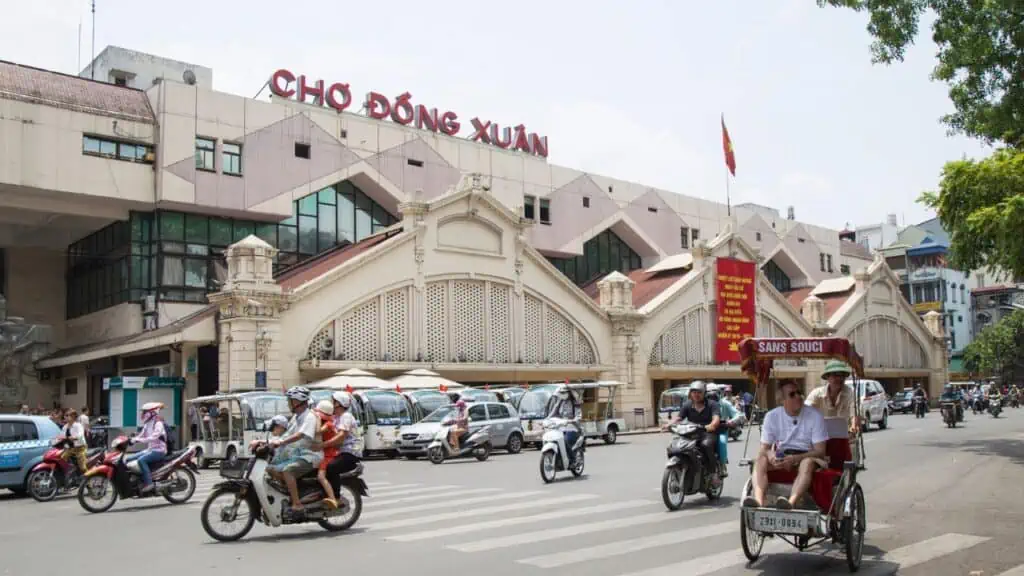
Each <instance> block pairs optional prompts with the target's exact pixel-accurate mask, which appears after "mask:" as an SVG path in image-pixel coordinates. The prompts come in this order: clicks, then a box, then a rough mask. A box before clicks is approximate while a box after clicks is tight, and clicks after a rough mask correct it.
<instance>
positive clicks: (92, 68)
mask: <svg viewBox="0 0 1024 576" xmlns="http://www.w3.org/2000/svg"><path fill="white" fill-rule="evenodd" d="M89 78H90V79H91V80H95V79H96V0H92V62H90V64H89Z"/></svg>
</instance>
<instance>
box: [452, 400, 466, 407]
mask: <svg viewBox="0 0 1024 576" xmlns="http://www.w3.org/2000/svg"><path fill="white" fill-rule="evenodd" d="M455 407H456V408H465V407H466V401H465V400H463V399H462V398H459V401H458V402H456V403H455Z"/></svg>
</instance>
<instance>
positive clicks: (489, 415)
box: [398, 402, 523, 460]
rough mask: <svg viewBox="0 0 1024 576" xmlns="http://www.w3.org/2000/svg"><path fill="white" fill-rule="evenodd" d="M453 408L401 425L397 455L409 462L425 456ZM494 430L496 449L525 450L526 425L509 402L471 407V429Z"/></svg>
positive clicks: (475, 404) (473, 404) (440, 410)
mask: <svg viewBox="0 0 1024 576" xmlns="http://www.w3.org/2000/svg"><path fill="white" fill-rule="evenodd" d="M454 409H455V407H454V406H442V407H441V408H438V409H437V410H434V411H433V412H431V413H430V414H428V415H427V417H426V418H424V419H423V420H420V421H419V422H417V423H416V424H412V425H410V426H402V428H401V430H400V431H399V439H398V453H399V454H400V455H402V456H405V457H406V458H409V459H410V460H415V459H416V458H419V457H420V456H426V454H427V446H429V445H430V443H431V442H432V441H433V440H434V436H435V435H437V431H438V429H440V428H441V421H442V420H444V419H445V418H446V417H448V415H449V414H450V413H451V411H452V410H454ZM486 425H490V427H491V443H492V446H493V447H494V448H500V449H504V450H507V451H508V453H509V454H517V453H518V452H519V451H520V450H522V449H523V425H522V423H520V421H519V413H518V412H516V409H515V407H514V406H512V405H511V404H508V403H506V402H474V403H472V404H470V405H469V429H470V431H473V430H477V429H479V428H481V427H483V426H486Z"/></svg>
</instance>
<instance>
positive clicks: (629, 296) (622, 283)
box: [597, 272, 657, 427]
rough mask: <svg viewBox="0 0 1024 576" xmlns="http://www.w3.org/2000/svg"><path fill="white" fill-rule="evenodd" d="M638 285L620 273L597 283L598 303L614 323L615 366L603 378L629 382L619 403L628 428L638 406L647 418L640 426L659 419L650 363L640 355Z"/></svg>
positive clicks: (641, 322) (614, 273)
mask: <svg viewBox="0 0 1024 576" xmlns="http://www.w3.org/2000/svg"><path fill="white" fill-rule="evenodd" d="M634 284H635V283H634V282H633V281H632V280H630V279H629V278H627V277H626V276H625V275H623V274H621V273H619V272H612V273H611V274H609V275H607V276H605V277H604V278H603V279H602V280H601V281H600V282H598V283H597V289H598V292H599V298H598V305H599V306H600V307H601V309H602V310H604V311H605V313H607V314H608V319H609V320H611V325H612V357H611V359H610V361H608V362H605V363H606V364H612V365H613V366H614V367H615V368H614V370H613V371H612V372H609V373H606V374H604V375H602V377H603V378H608V379H611V380H617V381H619V382H622V383H623V384H624V385H625V386H624V387H623V388H620V389H619V396H618V398H616V400H615V403H616V405H617V407H618V410H619V412H620V413H621V415H622V417H623V418H624V419H625V420H626V426H627V427H633V426H634V418H633V410H634V409H635V408H643V409H644V421H643V422H642V423H641V422H640V421H639V420H637V421H635V423H636V425H637V426H649V425H651V424H653V423H655V419H656V418H657V415H656V414H654V413H653V410H652V409H651V406H652V405H653V404H652V403H651V393H652V392H651V391H652V387H651V379H650V378H649V377H648V376H647V362H646V359H645V358H640V357H639V355H638V352H639V349H640V338H639V336H640V327H641V326H642V324H643V315H641V314H640V313H638V312H637V311H636V308H634V307H633V286H634Z"/></svg>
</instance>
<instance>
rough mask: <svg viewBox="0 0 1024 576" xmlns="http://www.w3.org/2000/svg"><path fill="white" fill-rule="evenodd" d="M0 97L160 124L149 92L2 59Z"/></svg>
mask: <svg viewBox="0 0 1024 576" xmlns="http://www.w3.org/2000/svg"><path fill="white" fill-rule="evenodd" d="M0 98H5V99H8V100H20V101H22V102H29V103H32V104H42V105H44V106H52V107H54V108H63V109H65V110H73V111H75V112H82V113H85V114H96V115H100V116H109V117H112V118H120V119H123V120H131V121H133V122H145V123H148V124H156V117H155V116H154V114H153V109H152V108H151V107H150V105H149V98H147V97H146V93H145V92H142V91H141V90H136V89H134V88H126V87H124V86H115V85H114V84H107V83H105V82H96V81H93V80H88V79H86V78H79V77H78V76H69V75H67V74H61V73H59V72H51V71H49V70H42V69H39V68H32V67H30V66H23V65H21V64H15V63H13V62H6V61H3V60H0Z"/></svg>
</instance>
